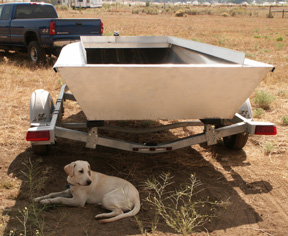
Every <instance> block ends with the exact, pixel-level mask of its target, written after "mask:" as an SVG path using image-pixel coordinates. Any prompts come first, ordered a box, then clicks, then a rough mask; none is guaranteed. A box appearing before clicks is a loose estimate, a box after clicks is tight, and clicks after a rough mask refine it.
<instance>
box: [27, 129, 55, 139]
mask: <svg viewBox="0 0 288 236" xmlns="http://www.w3.org/2000/svg"><path fill="white" fill-rule="evenodd" d="M26 140H27V141H49V140H50V133H49V131H48V130H43V131H28V132H27V135H26Z"/></svg>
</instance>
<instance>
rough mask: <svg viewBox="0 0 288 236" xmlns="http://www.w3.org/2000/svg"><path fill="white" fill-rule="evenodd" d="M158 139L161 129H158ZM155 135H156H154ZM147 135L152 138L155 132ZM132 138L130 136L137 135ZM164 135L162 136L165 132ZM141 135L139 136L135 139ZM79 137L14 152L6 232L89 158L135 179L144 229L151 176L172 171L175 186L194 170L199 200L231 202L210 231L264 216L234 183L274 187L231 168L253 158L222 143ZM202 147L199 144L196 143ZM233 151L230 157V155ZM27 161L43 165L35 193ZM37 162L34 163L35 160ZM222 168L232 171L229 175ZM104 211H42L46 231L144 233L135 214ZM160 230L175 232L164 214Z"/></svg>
mask: <svg viewBox="0 0 288 236" xmlns="http://www.w3.org/2000/svg"><path fill="white" fill-rule="evenodd" d="M154 135H156V137H158V138H159V136H161V135H160V134H159V133H156V134H154ZM152 136H153V135H152ZM152 136H151V137H149V139H150V138H153V137H152ZM165 136H166V137H165V139H166V138H167V139H171V138H175V137H174V135H173V134H172V133H170V132H166V133H165ZM135 138H137V137H136V136H135V137H131V139H135ZM162 138H163V137H162ZM137 139H138V138H137ZM84 146H85V145H84V144H83V143H80V142H75V141H69V140H58V143H57V145H55V146H53V147H52V148H51V151H50V153H49V154H48V155H46V156H37V155H34V154H33V153H32V150H31V148H28V149H27V150H25V151H24V152H23V153H21V154H20V155H19V156H17V157H15V159H14V161H13V162H12V163H11V165H10V167H9V171H8V173H7V174H10V173H13V175H14V176H17V177H18V178H20V179H21V180H22V186H21V189H20V192H19V195H18V198H17V201H16V204H15V206H14V207H12V208H9V209H6V210H5V212H4V214H8V215H10V216H11V218H10V221H9V222H8V224H7V227H6V232H7V235H8V232H9V231H10V230H14V231H17V230H18V231H19V232H20V231H21V230H23V225H21V223H19V220H18V219H17V218H16V216H17V215H19V212H18V211H19V209H23V208H24V207H25V206H29V204H30V203H31V196H32V197H37V196H41V195H45V194H48V193H50V192H56V191H61V190H64V189H65V187H66V174H65V172H64V170H63V167H64V166H65V165H66V164H68V163H70V162H72V161H75V160H86V161H88V162H89V163H90V164H91V168H92V170H94V171H98V172H102V173H105V174H108V175H114V176H118V177H121V178H124V179H127V180H128V181H130V182H132V183H133V184H134V185H135V186H136V187H137V188H138V189H139V191H140V196H141V200H142V209H141V211H140V213H139V214H138V219H139V221H141V222H142V224H143V228H144V229H147V230H148V231H149V229H151V227H152V223H153V221H154V216H155V211H154V210H153V208H152V207H151V205H149V203H148V202H147V201H146V200H145V198H146V197H147V196H148V194H149V193H148V192H147V191H146V190H144V188H143V182H144V181H145V180H147V179H148V178H149V177H152V176H153V177H156V178H157V177H159V175H160V174H161V173H167V172H170V173H171V175H172V176H174V184H173V185H172V188H179V186H180V184H181V183H184V182H186V183H187V182H188V180H189V177H190V175H191V174H195V175H196V177H197V179H198V180H200V181H201V182H202V186H201V187H202V188H203V191H202V192H201V193H200V194H199V196H198V198H199V199H207V197H208V196H209V199H210V200H211V201H218V202H219V201H223V202H229V204H228V205H227V207H226V208H225V209H224V208H223V209H220V210H219V211H218V212H217V215H218V216H217V217H215V218H212V220H211V221H210V222H207V223H206V224H205V228H204V227H199V228H198V229H197V230H198V231H200V232H201V231H202V232H205V233H206V230H208V231H209V232H213V231H216V230H225V229H228V228H231V227H236V226H241V225H246V224H253V223H257V222H260V221H262V219H261V216H259V214H258V213H257V212H256V211H255V210H254V209H253V208H252V207H251V206H250V205H249V204H247V203H246V202H245V201H244V200H243V199H242V198H241V196H239V194H238V193H237V191H235V187H238V188H240V189H241V190H242V192H243V193H244V194H261V193H263V192H269V191H271V190H272V187H271V186H270V184H269V183H268V182H263V181H261V182H255V183H247V182H245V181H244V180H243V178H242V177H241V176H240V175H239V174H238V173H237V172H236V171H234V170H233V167H235V166H237V167H243V168H245V167H246V166H247V165H249V163H247V162H244V161H245V160H246V153H245V152H244V151H231V150H227V149H225V147H223V146H222V145H216V146H214V147H206V148H205V147H204V148H203V147H200V146H199V149H201V148H202V149H201V150H202V151H199V150H196V148H184V149H181V150H178V151H172V152H169V153H164V154H154V155H150V154H139V153H132V152H126V151H119V150H116V149H111V148H105V147H101V146H99V147H97V149H96V150H90V149H86V148H85V147H84ZM197 147H198V145H197ZM205 153H208V154H209V153H210V154H211V153H212V154H213V153H217V155H216V156H217V157H216V159H214V161H215V163H218V164H219V166H220V167H221V169H222V172H221V171H220V170H219V169H217V168H216V167H215V165H214V164H213V163H211V162H210V161H208V160H207V158H205V155H204V154H205ZM227 156H229V158H227ZM23 163H25V164H26V166H29V163H34V165H36V164H37V163H38V164H37V165H38V166H39V173H38V175H37V176H36V177H37V179H34V180H33V181H35V183H36V185H35V191H33V192H32V194H31V195H30V196H29V191H30V192H31V189H30V186H31V185H29V181H28V179H27V176H25V174H23V172H24V173H27V168H26V166H25V165H24V164H23ZM35 163H36V164H35ZM223 170H224V171H226V172H229V173H230V174H231V178H230V179H227V178H226V177H225V176H224V175H223ZM103 211H105V210H104V209H102V208H101V207H100V206H94V205H86V206H85V207H84V208H74V207H64V206H55V207H52V208H48V209H47V210H46V211H44V212H42V213H41V215H40V216H41V217H42V218H44V222H45V230H44V232H45V235H101V236H105V235H135V234H141V231H140V229H139V225H138V223H137V221H136V219H135V218H133V217H131V218H126V219H123V220H121V221H117V222H114V223H110V224H106V225H103V224H100V223H99V222H98V221H97V220H95V219H94V216H95V215H96V214H98V213H100V212H103ZM157 231H158V233H159V235H162V234H163V235H164V234H166V233H170V234H172V233H175V231H173V230H172V229H171V228H169V227H168V226H167V225H166V224H165V222H164V221H163V220H162V219H160V220H159V223H158V226H157Z"/></svg>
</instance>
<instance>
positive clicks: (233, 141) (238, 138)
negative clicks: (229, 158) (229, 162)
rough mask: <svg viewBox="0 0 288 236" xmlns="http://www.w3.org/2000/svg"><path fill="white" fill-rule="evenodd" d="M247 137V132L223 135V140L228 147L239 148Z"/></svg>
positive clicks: (244, 143) (243, 144) (245, 141)
mask: <svg viewBox="0 0 288 236" xmlns="http://www.w3.org/2000/svg"><path fill="white" fill-rule="evenodd" d="M248 137H249V134H248V133H240V134H234V135H231V136H228V137H224V138H223V142H224V144H225V146H226V147H227V148H229V149H234V150H240V149H242V148H243V147H244V146H245V145H246V143H247V141H248Z"/></svg>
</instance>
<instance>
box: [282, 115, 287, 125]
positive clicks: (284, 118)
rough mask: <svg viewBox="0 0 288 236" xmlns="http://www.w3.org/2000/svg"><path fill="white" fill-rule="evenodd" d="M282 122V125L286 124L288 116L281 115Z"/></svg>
mask: <svg viewBox="0 0 288 236" xmlns="http://www.w3.org/2000/svg"><path fill="white" fill-rule="evenodd" d="M282 123H283V125H288V116H283V117H282Z"/></svg>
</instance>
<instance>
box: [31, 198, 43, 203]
mask: <svg viewBox="0 0 288 236" xmlns="http://www.w3.org/2000/svg"><path fill="white" fill-rule="evenodd" d="M41 200H42V197H36V198H34V199H33V201H34V202H40V201H41Z"/></svg>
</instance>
